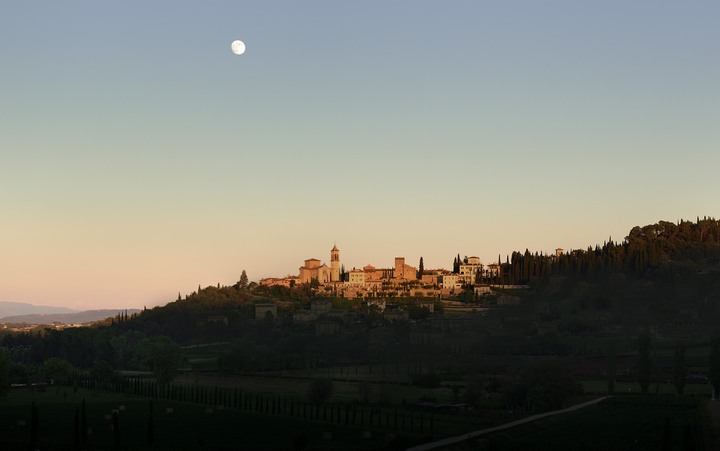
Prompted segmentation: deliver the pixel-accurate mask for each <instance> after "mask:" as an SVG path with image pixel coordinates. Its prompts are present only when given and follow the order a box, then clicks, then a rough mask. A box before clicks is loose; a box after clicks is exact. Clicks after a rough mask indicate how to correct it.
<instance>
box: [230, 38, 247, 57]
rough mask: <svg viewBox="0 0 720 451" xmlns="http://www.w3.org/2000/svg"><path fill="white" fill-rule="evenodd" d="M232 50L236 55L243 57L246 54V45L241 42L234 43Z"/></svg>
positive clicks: (231, 46)
mask: <svg viewBox="0 0 720 451" xmlns="http://www.w3.org/2000/svg"><path fill="white" fill-rule="evenodd" d="M230 50H232V52H233V53H234V54H236V55H242V54H243V53H245V43H244V42H243V41H240V40H236V41H233V42H232V44H230Z"/></svg>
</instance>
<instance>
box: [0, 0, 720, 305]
mask: <svg viewBox="0 0 720 451" xmlns="http://www.w3.org/2000/svg"><path fill="white" fill-rule="evenodd" d="M719 17H720V4H718V3H711V2H684V3H682V4H678V3H675V2H667V1H660V2H657V1H655V2H650V1H639V2H632V3H630V4H628V3H627V2H620V1H609V2H602V3H601V4H599V3H598V4H589V3H584V2H583V3H579V4H578V3H575V2H564V1H549V2H542V3H537V2H531V1H510V2H506V1H505V2H470V1H457V2H449V3H438V2H429V1H413V2H407V1H400V2H381V1H369V2H358V3H336V2H328V1H309V2H302V3H298V2H271V3H270V2H259V1H252V2H242V3H239V2H225V1H220V2H213V3H210V4H206V3H193V2H167V1H158V2H152V3H147V2H138V1H130V2H122V3H97V2H89V1H75V2H63V3H27V2H20V3H11V4H8V5H6V6H5V7H4V9H3V14H2V17H0V38H2V39H0V51H1V52H2V56H3V71H2V73H1V74H0V80H2V84H3V86H4V87H5V89H4V90H3V108H2V110H1V111H0V115H1V120H2V123H3V133H2V134H0V149H2V157H3V158H2V164H1V165H0V174H1V175H2V178H1V180H2V186H3V189H1V190H0V205H2V206H3V231H4V238H3V239H2V241H0V243H2V244H1V245H0V274H2V276H0V277H1V279H0V280H1V283H0V300H7V301H16V302H27V303H31V304H39V305H61V306H65V307H69V308H74V309H96V308H142V307H143V306H147V307H152V306H155V305H162V304H165V303H166V302H170V301H173V300H174V299H176V297H177V293H178V292H180V293H182V294H188V293H190V292H192V291H194V290H196V289H197V286H198V285H202V286H203V287H204V286H207V285H216V284H217V283H220V284H222V285H231V284H233V283H235V282H236V281H237V280H238V279H239V277H240V273H241V272H242V270H243V269H244V270H246V271H247V274H248V276H249V278H250V279H251V280H259V279H261V278H263V277H269V276H276V277H282V276H285V275H287V274H297V269H298V267H300V266H301V265H302V263H303V260H304V259H307V258H311V257H314V258H319V259H321V260H323V261H327V260H329V252H330V249H331V248H332V246H333V245H334V244H337V246H338V248H339V249H340V252H341V254H340V255H341V261H342V263H343V264H345V267H346V268H347V269H350V268H352V267H353V266H355V267H362V266H363V265H366V264H368V263H369V264H373V265H375V266H378V267H389V266H392V263H393V259H394V257H397V256H404V257H405V258H406V261H407V263H409V264H411V265H413V266H416V265H417V264H418V260H419V258H420V257H421V256H422V257H423V259H424V264H425V267H426V268H440V267H444V268H450V267H451V266H452V259H453V257H454V256H456V255H457V254H458V253H459V254H460V255H461V256H464V255H468V256H470V255H477V256H479V257H480V258H481V260H482V261H483V263H488V262H493V261H496V260H497V258H498V255H500V256H501V258H502V259H503V260H504V259H505V256H506V255H508V254H510V253H512V252H513V251H516V250H517V251H524V250H525V249H526V248H527V249H529V250H531V251H532V252H535V251H538V252H552V251H553V250H554V249H555V248H557V247H562V248H565V249H577V248H582V249H584V248H586V247H587V246H589V245H595V244H602V242H603V241H605V240H607V239H609V238H610V237H612V238H613V240H616V241H622V239H623V238H624V237H625V236H626V235H627V233H628V232H629V230H630V228H631V227H633V226H635V225H645V224H651V223H655V222H657V221H659V220H668V221H672V222H675V221H677V220H680V219H685V220H693V221H694V220H695V218H696V217H697V216H699V217H701V218H702V217H703V216H713V217H718V216H720V214H719V213H718V210H717V193H719V192H720V178H718V177H717V174H716V172H717V168H718V165H719V164H720V152H718V145H719V144H720V130H719V129H718V127H717V124H718V123H720V89H718V80H720V60H719V59H718V58H717V43H718V42H720V28H718V27H717V21H718V18H719ZM235 39H241V40H243V41H244V42H245V44H246V46H247V50H246V52H245V54H243V55H240V56H238V55H234V54H233V53H232V52H231V50H230V43H231V42H232V41H233V40H235ZM713 209H714V210H713Z"/></svg>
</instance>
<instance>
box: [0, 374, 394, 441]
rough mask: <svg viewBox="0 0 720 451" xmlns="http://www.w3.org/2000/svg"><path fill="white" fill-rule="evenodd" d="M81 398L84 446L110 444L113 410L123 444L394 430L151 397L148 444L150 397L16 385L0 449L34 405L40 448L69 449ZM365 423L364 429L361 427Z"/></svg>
mask: <svg viewBox="0 0 720 451" xmlns="http://www.w3.org/2000/svg"><path fill="white" fill-rule="evenodd" d="M83 398H84V399H85V400H86V411H87V425H88V428H89V430H90V431H91V432H89V435H88V447H89V448H91V449H114V447H115V439H114V432H113V427H112V425H113V423H112V412H113V410H115V411H117V412H118V414H119V427H118V430H119V436H120V442H121V449H124V450H128V449H156V450H166V449H167V450H195V449H201V448H203V447H205V448H207V449H258V450H261V449H293V448H294V440H295V439H296V437H297V436H298V435H304V436H306V437H307V439H308V447H310V448H312V449H336V448H343V449H348V448H352V449H386V448H387V447H388V446H389V443H390V442H392V441H393V440H396V438H394V434H388V433H385V432H381V431H379V430H378V429H374V428H371V427H368V426H366V427H364V428H353V427H343V426H341V425H338V424H327V423H325V424H321V423H318V422H312V421H304V420H302V419H293V418H284V417H279V416H268V415H261V414H254V413H252V414H251V413H244V412H240V411H237V410H230V409H218V408H210V407H207V406H204V405H198V404H191V403H180V402H170V401H163V400H155V401H154V409H153V410H154V415H153V418H154V428H153V430H154V444H155V445H154V446H153V447H148V446H146V443H147V429H148V417H149V401H148V400H147V399H145V398H141V397H136V396H127V395H123V394H114V393H105V392H98V391H92V390H83V389H81V390H79V391H78V392H77V393H75V394H73V393H72V391H71V390H64V389H59V390H58V389H55V388H50V389H48V390H47V391H46V392H44V393H42V392H37V391H35V392H31V391H29V390H28V389H21V390H13V391H11V393H10V394H9V395H8V396H7V397H5V398H0V428H2V430H3V434H2V435H0V449H4V450H5V449H27V448H28V444H29V441H30V424H31V409H30V405H31V403H32V402H33V401H35V403H36V405H37V406H38V412H39V437H40V443H41V445H42V449H48V448H50V447H52V448H54V449H72V445H73V443H74V415H75V410H76V408H77V407H78V406H79V405H80V403H81V401H82V399H83ZM365 431H368V432H365Z"/></svg>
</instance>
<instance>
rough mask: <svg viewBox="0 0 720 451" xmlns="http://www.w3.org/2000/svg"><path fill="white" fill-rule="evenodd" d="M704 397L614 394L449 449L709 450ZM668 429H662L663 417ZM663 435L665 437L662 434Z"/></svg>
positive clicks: (500, 450)
mask: <svg viewBox="0 0 720 451" xmlns="http://www.w3.org/2000/svg"><path fill="white" fill-rule="evenodd" d="M706 402H707V400H706V399H703V398H693V397H682V398H679V397H676V396H662V395H661V396H653V395H649V396H617V397H613V398H609V399H607V400H605V401H603V402H601V403H599V404H596V405H594V406H590V407H587V408H585V409H582V410H579V411H577V412H573V413H570V414H564V415H558V416H555V417H549V418H545V419H542V420H538V421H536V422H532V423H528V424H525V425H522V426H517V427H515V428H511V429H507V430H505V431H502V432H497V433H494V434H490V435H487V436H481V437H477V438H475V439H472V440H468V441H466V442H463V443H460V444H457V445H455V446H452V447H449V448H447V449H451V450H454V451H460V450H470V449H472V450H491V449H492V450H496V451H504V450H537V451H544V450H547V451H550V450H586V451H606V450H626V449H627V450H629V449H632V450H638V451H643V450H647V451H655V450H659V449H663V448H662V442H663V438H664V436H665V437H666V438H667V439H668V440H669V441H670V442H671V443H672V448H671V449H678V450H679V449H693V450H695V449H697V450H703V449H713V448H710V446H711V444H710V443H708V441H709V440H708V434H707V433H705V431H707V430H709V428H711V427H712V426H711V425H710V424H709V417H708V416H707V409H706V407H705V406H706ZM666 417H667V418H668V421H669V429H668V430H667V431H666V429H665V418H666ZM666 434H667V435H666Z"/></svg>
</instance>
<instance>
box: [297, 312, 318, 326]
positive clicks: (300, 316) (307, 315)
mask: <svg viewBox="0 0 720 451" xmlns="http://www.w3.org/2000/svg"><path fill="white" fill-rule="evenodd" d="M316 319H317V315H315V314H314V313H313V312H308V311H302V312H298V313H295V314H294V315H293V321H294V322H296V323H309V322H311V321H315V320H316Z"/></svg>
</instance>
